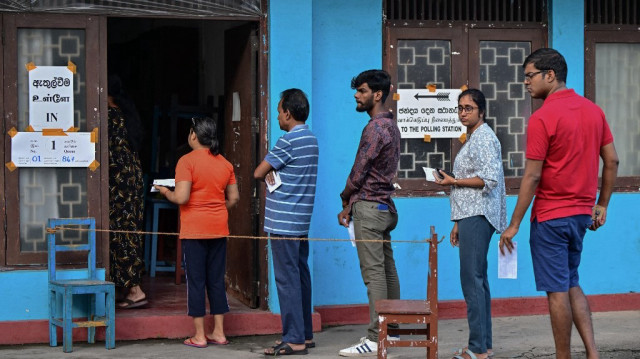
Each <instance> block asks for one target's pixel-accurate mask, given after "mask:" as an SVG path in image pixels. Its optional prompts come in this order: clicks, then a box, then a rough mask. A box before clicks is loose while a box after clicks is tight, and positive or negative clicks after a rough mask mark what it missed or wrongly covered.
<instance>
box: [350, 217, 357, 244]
mask: <svg viewBox="0 0 640 359" xmlns="http://www.w3.org/2000/svg"><path fill="white" fill-rule="evenodd" d="M348 229H349V239H350V240H351V245H352V246H354V247H355V246H356V231H355V229H353V221H349V228H348Z"/></svg>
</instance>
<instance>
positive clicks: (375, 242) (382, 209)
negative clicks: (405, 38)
mask: <svg viewBox="0 0 640 359" xmlns="http://www.w3.org/2000/svg"><path fill="white" fill-rule="evenodd" d="M351 88H352V89H355V90H356V93H355V95H354V96H355V100H356V104H357V105H356V111H358V112H367V114H368V115H369V116H370V120H369V122H368V123H367V125H366V126H365V127H364V130H363V131H362V136H361V137H360V144H359V145H358V152H357V153H356V159H355V162H354V164H353V167H352V168H351V173H350V174H349V177H348V178H347V183H346V185H345V188H344V190H343V191H342V192H341V193H340V199H341V200H342V208H343V209H342V211H341V212H340V213H338V223H339V224H340V225H342V226H345V227H348V226H349V222H350V221H351V220H353V227H354V230H355V237H356V239H365V240H363V241H356V249H357V252H358V259H359V260H360V271H361V274H362V279H363V281H364V284H365V286H366V287H367V296H368V298H369V328H368V332H367V336H365V337H362V338H361V339H360V341H359V342H358V343H356V344H354V345H353V346H351V347H349V348H345V349H342V350H340V352H339V355H341V356H348V357H357V356H375V355H377V352H378V315H377V314H376V311H375V303H376V301H377V300H379V299H400V281H399V280H398V273H397V271H396V264H395V261H394V259H393V249H392V248H391V231H392V230H393V229H394V228H395V227H396V224H397V223H398V214H397V211H396V207H395V205H394V203H393V200H392V199H391V194H392V193H393V192H394V190H395V188H394V186H393V183H392V182H393V178H394V177H395V174H396V171H397V169H398V161H399V158H400V131H399V130H398V125H397V124H396V121H395V120H394V119H393V114H392V113H391V112H390V111H388V110H387V109H385V107H384V103H385V100H386V99H387V96H388V95H389V92H390V91H391V79H390V77H389V74H388V73H386V72H385V71H383V70H368V71H364V72H362V73H361V74H359V75H358V76H357V77H355V78H353V79H352V80H351Z"/></svg>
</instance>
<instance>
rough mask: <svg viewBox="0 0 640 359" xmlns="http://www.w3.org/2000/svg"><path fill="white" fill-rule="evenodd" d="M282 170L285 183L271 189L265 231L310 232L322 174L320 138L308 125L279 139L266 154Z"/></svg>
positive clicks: (303, 233)
mask: <svg viewBox="0 0 640 359" xmlns="http://www.w3.org/2000/svg"><path fill="white" fill-rule="evenodd" d="M265 161H267V162H269V164H270V165H271V167H273V168H274V169H275V170H276V171H278V173H279V174H280V179H281V180H282V185H281V186H280V187H278V188H277V189H276V190H275V191H273V192H271V193H270V192H269V191H267V202H266V204H265V216H264V217H265V218H264V231H265V232H267V233H273V234H281V235H289V236H303V235H308V234H309V224H310V223H311V213H312V212H313V202H314V198H315V194H316V178H317V174H318V140H317V139H316V136H315V135H314V134H313V133H312V132H311V131H310V130H309V126H307V125H297V126H295V127H294V128H293V129H291V131H289V132H287V133H285V134H284V135H283V136H282V137H280V138H279V139H278V142H276V144H275V146H273V148H272V149H271V151H269V153H268V154H267V156H266V157H265Z"/></svg>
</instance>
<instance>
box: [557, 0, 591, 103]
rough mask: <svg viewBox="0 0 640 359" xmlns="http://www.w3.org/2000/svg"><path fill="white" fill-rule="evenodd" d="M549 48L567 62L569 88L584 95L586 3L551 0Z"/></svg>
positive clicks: (572, 0) (573, 0)
mask: <svg viewBox="0 0 640 359" xmlns="http://www.w3.org/2000/svg"><path fill="white" fill-rule="evenodd" d="M550 10H551V18H550V19H549V30H550V32H549V46H550V47H552V48H554V49H556V50H558V51H560V53H561V54H562V56H564V58H565V60H566V61H567V67H568V74H567V87H570V88H573V89H574V90H575V91H576V92H577V93H579V94H581V95H584V1H582V0H563V1H560V0H551V9H550Z"/></svg>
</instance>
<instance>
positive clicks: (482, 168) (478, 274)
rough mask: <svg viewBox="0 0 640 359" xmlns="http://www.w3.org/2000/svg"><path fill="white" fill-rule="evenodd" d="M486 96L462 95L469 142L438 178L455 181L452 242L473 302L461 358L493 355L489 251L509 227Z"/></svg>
mask: <svg viewBox="0 0 640 359" xmlns="http://www.w3.org/2000/svg"><path fill="white" fill-rule="evenodd" d="M485 116H486V101H485V98H484V94H483V93H482V92H481V91H480V90H476V89H468V90H465V91H463V92H462V93H461V94H460V96H459V97H458V117H459V118H460V122H462V124H463V125H465V126H466V127H467V141H466V142H465V144H464V145H463V146H462V148H461V149H460V152H458V155H457V156H456V159H455V161H454V164H453V174H454V175H455V178H454V177H451V176H449V175H447V174H446V173H444V171H440V173H439V176H436V182H437V183H438V184H440V185H443V186H451V195H450V197H449V200H450V203H451V220H452V221H454V225H453V229H452V230H451V237H450V238H451V245H453V246H458V247H460V282H461V285H462V292H463V294H464V298H465V301H466V303H467V321H468V323H469V342H468V346H467V347H466V348H462V349H460V350H458V351H457V352H456V353H455V354H456V355H455V357H454V358H456V359H476V358H478V359H483V358H487V357H490V356H493V350H492V348H493V343H492V335H491V294H490V292H489V281H488V278H487V253H488V251H489V242H490V241H491V236H492V235H493V233H494V232H498V233H500V232H502V231H504V229H505V228H506V227H507V213H506V212H507V209H506V199H505V186H504V171H503V169H502V150H501V146H500V141H498V138H497V137H496V135H495V134H494V133H493V131H492V130H491V128H490V127H489V125H487V124H486V123H485V121H484V118H485Z"/></svg>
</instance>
